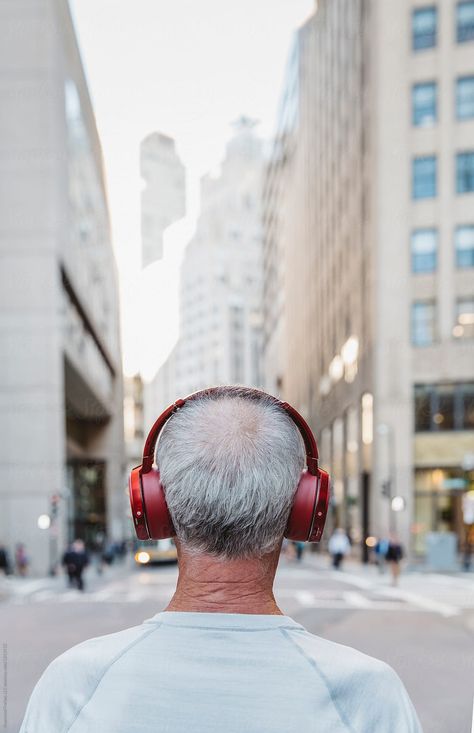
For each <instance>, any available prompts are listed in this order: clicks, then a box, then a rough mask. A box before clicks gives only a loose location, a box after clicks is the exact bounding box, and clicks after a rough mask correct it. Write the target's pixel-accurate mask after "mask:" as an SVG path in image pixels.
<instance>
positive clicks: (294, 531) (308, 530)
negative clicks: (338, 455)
mask: <svg viewBox="0 0 474 733" xmlns="http://www.w3.org/2000/svg"><path fill="white" fill-rule="evenodd" d="M328 503H329V475H328V474H327V473H326V471H323V470H322V469H318V474H317V475H316V476H313V474H311V473H309V471H304V472H303V473H302V474H301V478H300V480H299V483H298V488H297V489H296V492H295V495H294V497H293V505H292V507H291V512H290V516H289V518H288V524H287V526H286V531H285V537H286V538H287V539H289V540H295V541H298V542H319V540H320V539H321V536H322V534H323V529H324V524H325V521H326V515H327V509H328Z"/></svg>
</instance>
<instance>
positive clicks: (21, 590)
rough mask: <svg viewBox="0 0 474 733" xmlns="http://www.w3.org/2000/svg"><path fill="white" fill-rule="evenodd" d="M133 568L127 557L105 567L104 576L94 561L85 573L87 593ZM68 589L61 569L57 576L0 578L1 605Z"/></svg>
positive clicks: (131, 560)
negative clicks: (13, 598)
mask: <svg viewBox="0 0 474 733" xmlns="http://www.w3.org/2000/svg"><path fill="white" fill-rule="evenodd" d="M132 567H133V558H132V557H131V555H127V556H126V557H125V559H124V560H123V562H120V561H115V562H114V563H113V564H112V565H105V566H104V568H103V571H102V574H99V573H98V572H97V564H96V562H95V561H93V562H92V563H91V564H90V565H89V566H88V567H87V568H86V570H85V571H84V576H83V577H84V585H85V592H86V593H87V592H88V591H89V590H98V588H100V586H102V585H103V584H105V583H108V582H110V581H111V580H117V579H120V578H122V577H125V576H126V575H127V574H128V573H130V570H131V568H132ZM67 588H68V583H67V575H66V573H65V572H64V571H63V569H62V568H61V569H60V570H59V571H58V574H57V575H54V576H50V575H46V576H44V577H42V578H29V577H26V578H20V577H19V576H16V575H8V576H3V575H2V576H0V603H1V602H2V601H6V600H7V599H8V598H10V597H12V596H15V597H17V598H18V597H24V598H26V597H27V596H30V595H33V594H34V593H39V592H42V591H53V592H55V593H58V592H61V591H62V590H66V589H67Z"/></svg>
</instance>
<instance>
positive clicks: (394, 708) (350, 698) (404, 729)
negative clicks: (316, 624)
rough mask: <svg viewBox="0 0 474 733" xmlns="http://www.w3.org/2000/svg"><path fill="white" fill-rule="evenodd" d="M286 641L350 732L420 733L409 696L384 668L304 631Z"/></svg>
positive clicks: (373, 659) (364, 655)
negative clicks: (302, 659) (324, 690)
mask: <svg viewBox="0 0 474 733" xmlns="http://www.w3.org/2000/svg"><path fill="white" fill-rule="evenodd" d="M289 636H290V638H291V641H292V642H293V643H294V644H295V645H296V646H297V647H298V650H299V652H300V653H301V655H302V656H303V657H305V658H306V661H307V663H308V665H309V666H311V667H312V669H313V671H314V673H315V674H316V675H317V676H318V677H319V679H320V680H321V681H322V682H323V684H325V685H326V687H327V689H328V693H329V695H330V697H331V700H332V702H333V703H334V705H335V706H336V708H337V710H338V712H339V715H340V717H341V718H342V720H343V721H344V722H346V724H347V723H350V726H351V727H349V730H354V731H357V732H358V731H364V732H365V731H369V730H370V731H372V730H374V731H375V730H377V731H378V730H390V732H391V733H421V726H420V723H419V721H418V718H417V716H416V712H415V710H414V708H413V705H412V702H411V700H410V698H409V696H408V693H407V691H406V689H405V687H404V685H403V683H402V681H401V679H400V677H399V676H398V675H397V673H396V672H395V670H394V669H393V668H392V667H390V665H388V664H387V663H386V662H383V661H381V660H380V659H376V658H375V657H371V656H370V655H368V654H364V653H363V652H361V651H359V650H358V649H354V648H353V647H350V646H346V645H344V644H339V643H336V642H334V641H330V640H328V639H323V638H322V637H320V636H316V635H315V634H310V633H309V632H307V631H295V632H290V634H289Z"/></svg>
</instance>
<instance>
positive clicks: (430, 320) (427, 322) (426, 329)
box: [411, 300, 436, 346]
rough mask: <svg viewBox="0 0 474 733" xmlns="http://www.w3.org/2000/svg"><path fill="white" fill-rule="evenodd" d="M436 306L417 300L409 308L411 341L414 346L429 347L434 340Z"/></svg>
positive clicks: (432, 303) (432, 302) (426, 301)
mask: <svg viewBox="0 0 474 733" xmlns="http://www.w3.org/2000/svg"><path fill="white" fill-rule="evenodd" d="M435 328H436V304H435V301H434V300H417V301H415V302H414V303H412V306H411V341H412V344H413V345H414V346H429V344H432V343H433V342H434V340H435Z"/></svg>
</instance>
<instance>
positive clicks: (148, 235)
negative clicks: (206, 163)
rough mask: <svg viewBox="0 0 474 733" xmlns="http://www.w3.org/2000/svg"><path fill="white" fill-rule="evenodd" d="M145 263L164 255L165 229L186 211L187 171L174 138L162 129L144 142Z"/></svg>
mask: <svg viewBox="0 0 474 733" xmlns="http://www.w3.org/2000/svg"><path fill="white" fill-rule="evenodd" d="M140 172H141V176H142V178H143V181H144V188H143V190H142V198H141V211H142V217H141V218H142V227H141V228H142V266H143V267H146V266H147V265H150V264H151V263H152V262H156V261H157V260H159V259H161V258H162V256H163V232H164V231H165V229H166V228H167V227H169V226H170V224H173V222H175V221H178V219H181V218H182V217H183V216H184V215H185V213H186V174H185V169H184V165H183V164H182V162H181V160H180V158H179V156H178V154H177V152H176V149H175V143H174V140H173V138H171V137H168V135H164V134H163V133H161V132H153V133H151V135H148V136H147V137H146V138H145V139H144V140H143V141H142V143H141V145H140Z"/></svg>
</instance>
